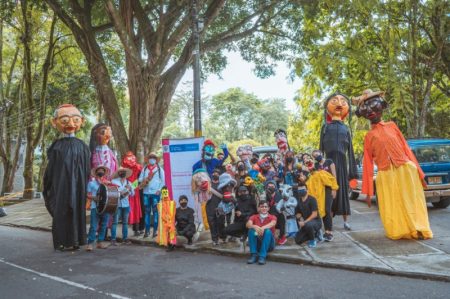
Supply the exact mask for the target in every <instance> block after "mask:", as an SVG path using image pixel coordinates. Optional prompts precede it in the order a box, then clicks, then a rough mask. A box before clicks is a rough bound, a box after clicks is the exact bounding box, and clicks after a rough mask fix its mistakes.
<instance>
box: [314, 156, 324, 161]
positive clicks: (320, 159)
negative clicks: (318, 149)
mask: <svg viewBox="0 0 450 299" xmlns="http://www.w3.org/2000/svg"><path fill="white" fill-rule="evenodd" d="M315 159H316V161H317V162H320V161H322V159H323V157H322V155H318V156H317V157H315Z"/></svg>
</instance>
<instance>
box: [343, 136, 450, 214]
mask: <svg viewBox="0 0 450 299" xmlns="http://www.w3.org/2000/svg"><path fill="white" fill-rule="evenodd" d="M407 142H408V145H409V146H410V148H411V150H412V151H413V152H414V155H415V156H416V158H417V160H418V161H419V165H420V167H421V168H422V170H423V172H424V173H425V181H426V182H427V184H428V187H427V188H426V189H425V190H424V192H425V197H426V200H427V202H431V204H432V205H433V206H434V207H435V208H441V209H444V208H446V207H448V206H449V205H450V139H438V138H420V139H408V140H407ZM362 172H363V169H362V166H358V179H357V180H358V184H357V187H356V188H355V189H353V190H351V191H350V192H351V194H350V198H351V199H357V198H358V196H359V194H360V192H361V188H362ZM376 173H377V171H376V168H375V170H374V190H375V191H376V189H375V180H376Z"/></svg>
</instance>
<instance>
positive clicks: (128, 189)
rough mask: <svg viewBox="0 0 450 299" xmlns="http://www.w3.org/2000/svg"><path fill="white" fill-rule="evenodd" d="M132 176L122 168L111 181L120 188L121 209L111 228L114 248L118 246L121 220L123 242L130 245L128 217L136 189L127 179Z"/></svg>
mask: <svg viewBox="0 0 450 299" xmlns="http://www.w3.org/2000/svg"><path fill="white" fill-rule="evenodd" d="M131 174H132V170H131V169H129V168H125V167H120V168H119V169H118V170H117V171H116V172H115V173H114V174H113V176H112V178H113V179H112V180H111V183H112V184H113V185H116V186H117V187H119V193H120V200H119V207H118V208H117V211H116V213H115V214H114V216H113V217H114V218H113V224H112V227H111V245H113V246H117V242H116V232H117V223H118V222H119V219H121V220H122V242H123V243H124V244H130V241H129V240H128V215H129V214H130V202H129V196H130V195H131V196H133V195H134V188H133V187H132V186H131V183H130V181H128V180H127V179H128V178H129V177H130V176H131Z"/></svg>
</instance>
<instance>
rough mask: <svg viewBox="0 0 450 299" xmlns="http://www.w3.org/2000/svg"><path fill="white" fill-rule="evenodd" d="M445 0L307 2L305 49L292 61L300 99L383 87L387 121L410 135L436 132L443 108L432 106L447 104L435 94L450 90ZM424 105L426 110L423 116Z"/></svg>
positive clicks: (304, 30) (445, 93)
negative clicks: (300, 80)
mask: <svg viewBox="0 0 450 299" xmlns="http://www.w3.org/2000/svg"><path fill="white" fill-rule="evenodd" d="M445 2H446V1H441V0H434V1H417V0H410V1H400V2H399V1H367V0H357V1H332V0H328V1H320V2H316V1H312V2H307V3H306V4H305V5H304V7H303V15H304V17H305V19H304V20H303V23H302V32H303V35H302V37H301V39H300V41H299V42H300V43H301V44H302V50H303V51H302V52H300V53H298V58H297V60H296V62H295V65H296V70H297V74H298V75H299V76H300V77H301V78H303V80H304V82H305V85H306V90H305V89H304V90H302V92H301V95H300V97H301V98H304V97H307V98H324V97H325V95H326V94H329V93H332V92H333V91H340V92H343V93H345V94H347V95H349V96H356V95H359V94H361V92H362V91H363V90H364V89H367V88H371V89H374V90H385V91H386V99H387V101H388V102H389V103H390V110H389V111H388V113H386V115H385V118H386V119H393V120H394V121H396V122H397V123H398V125H399V126H400V128H401V129H402V130H403V131H404V133H405V134H406V135H408V136H417V135H422V134H425V135H434V134H435V133H437V132H436V129H437V128H434V127H433V125H434V123H435V121H433V120H434V119H435V118H436V116H438V115H436V114H435V113H437V112H438V111H442V110H441V109H440V108H439V109H435V108H434V107H433V105H442V104H445V103H444V102H443V101H442V100H439V99H441V98H443V97H444V98H447V99H448V96H449V94H450V93H449V89H448V74H449V69H448V65H449V64H448V53H449V43H448V35H449V33H450V25H449V22H448V16H446V15H445V13H446V9H445V7H446V5H445ZM447 4H448V3H447ZM447 8H448V5H447ZM429 82H430V83H431V84H429V85H428V84H427V83H429ZM430 88H431V95H430V97H431V99H429V100H428V99H427V94H428V92H429V91H430ZM301 101H304V100H303V99H302V100H301ZM312 102H315V101H312ZM302 105H304V103H301V104H300V106H302ZM422 110H426V111H427V112H428V113H425V117H424V115H422V114H421V111H422ZM307 116H310V115H307ZM427 121H428V122H429V124H427ZM309 126H311V125H309ZM423 131H424V133H423ZM313 132H314V133H315V131H313ZM438 134H439V135H441V136H442V133H438ZM445 134H446V133H444V135H445Z"/></svg>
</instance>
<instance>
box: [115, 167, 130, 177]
mask: <svg viewBox="0 0 450 299" xmlns="http://www.w3.org/2000/svg"><path fill="white" fill-rule="evenodd" d="M124 171H125V172H126V176H125V177H126V178H129V177H130V176H131V174H132V173H133V171H131V169H129V168H125V167H119V169H117V171H116V172H114V173H113V175H112V178H113V179H115V178H118V177H119V173H120V172H124Z"/></svg>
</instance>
